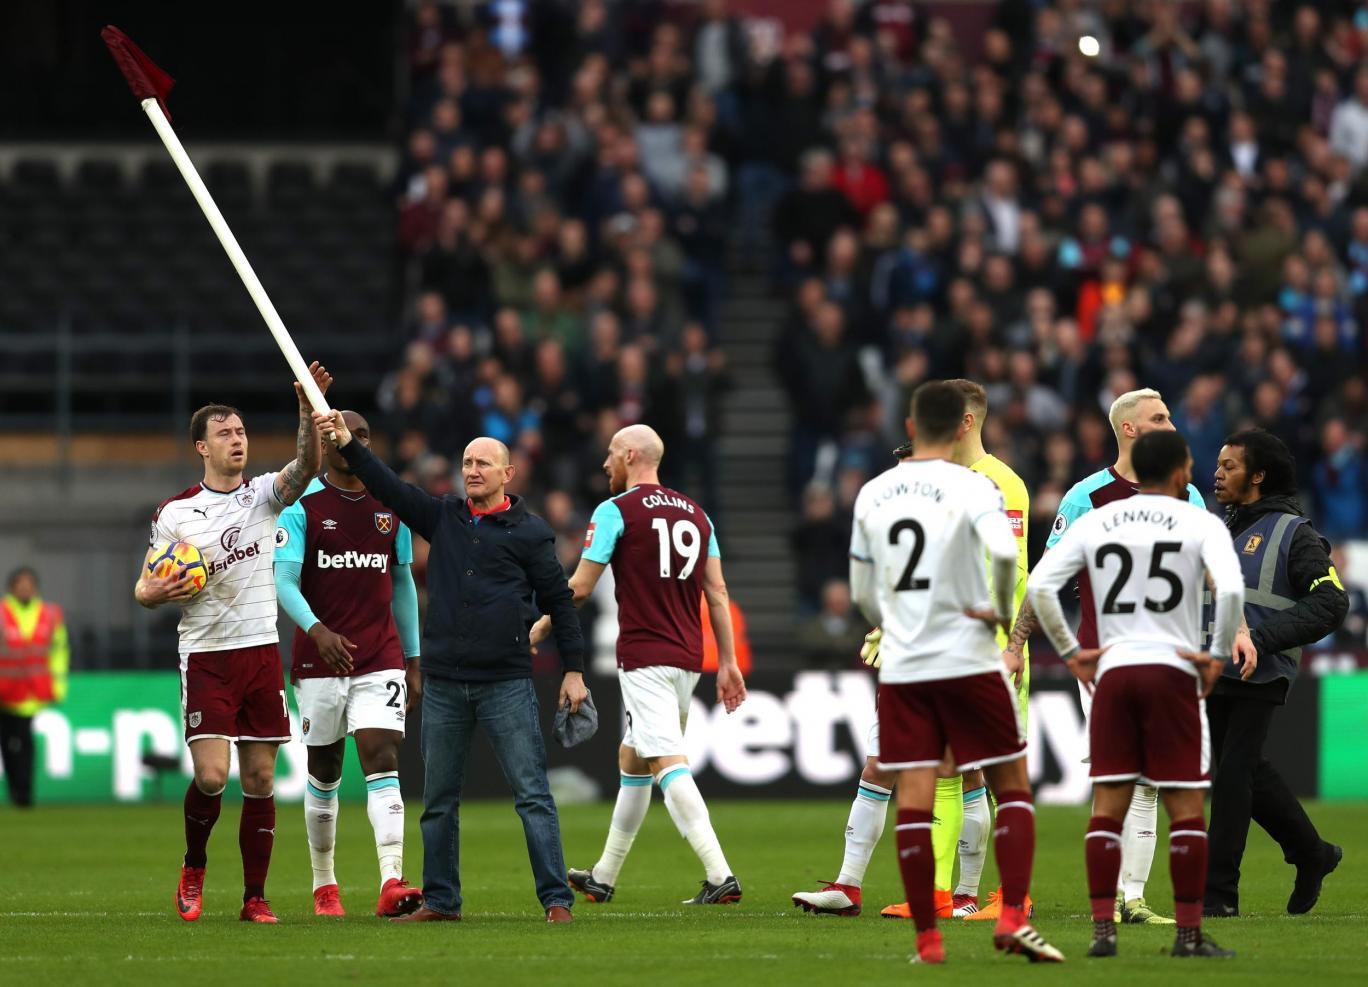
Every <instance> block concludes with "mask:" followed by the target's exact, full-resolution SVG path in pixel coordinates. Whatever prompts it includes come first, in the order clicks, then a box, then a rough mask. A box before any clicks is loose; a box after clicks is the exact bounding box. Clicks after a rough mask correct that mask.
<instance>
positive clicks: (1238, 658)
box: [1230, 629, 1259, 682]
mask: <svg viewBox="0 0 1368 987" xmlns="http://www.w3.org/2000/svg"><path fill="white" fill-rule="evenodd" d="M1230 657H1231V658H1232V659H1233V660H1234V662H1235V667H1236V668H1238V669H1239V670H1240V679H1241V681H1244V682H1248V681H1249V677H1250V676H1251V675H1253V674H1254V670H1255V669H1256V668H1258V667H1259V649H1258V648H1256V647H1254V642H1253V641H1252V640H1250V637H1249V631H1248V630H1245V629H1242V630H1241V631H1240V632H1239V633H1238V634H1236V635H1235V644H1234V647H1232V648H1231V654H1230Z"/></svg>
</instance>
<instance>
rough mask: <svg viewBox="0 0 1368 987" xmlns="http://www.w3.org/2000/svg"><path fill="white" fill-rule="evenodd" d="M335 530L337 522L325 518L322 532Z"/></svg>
mask: <svg viewBox="0 0 1368 987" xmlns="http://www.w3.org/2000/svg"><path fill="white" fill-rule="evenodd" d="M336 529H337V522H336V521H334V520H333V519H332V518H327V519H326V520H324V522H323V530H324V531H335V530H336Z"/></svg>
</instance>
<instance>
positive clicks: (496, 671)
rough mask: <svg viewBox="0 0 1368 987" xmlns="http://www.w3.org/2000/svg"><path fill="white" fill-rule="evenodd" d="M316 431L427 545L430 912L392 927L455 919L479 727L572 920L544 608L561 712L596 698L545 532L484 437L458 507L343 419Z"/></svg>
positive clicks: (548, 888) (541, 884)
mask: <svg viewBox="0 0 1368 987" xmlns="http://www.w3.org/2000/svg"><path fill="white" fill-rule="evenodd" d="M315 421H316V422H317V424H318V428H319V430H320V431H321V432H322V433H323V434H324V436H325V437H327V438H328V440H329V441H331V442H333V443H334V444H335V445H336V446H337V448H338V450H339V451H340V452H341V454H342V457H343V459H345V460H346V462H347V466H348V468H350V469H351V471H352V473H353V474H354V475H355V476H356V478H357V479H359V480H360V481H361V482H362V483H363V484H365V486H366V489H367V490H368V491H370V493H372V494H373V495H374V496H375V497H376V499H378V500H379V501H380V502H381V503H382V504H384V505H385V506H386V507H388V508H390V509H391V510H393V511H394V513H395V515H396V517H397V518H398V519H399V520H400V521H403V522H404V523H405V524H407V525H408V526H409V527H410V528H411V529H412V530H413V531H414V532H415V533H416V534H418V535H421V536H422V537H424V538H426V539H427V540H428V541H429V542H430V543H431V545H432V550H431V553H430V555H429V557H428V588H429V591H430V594H429V599H430V601H431V602H430V603H429V606H428V613H427V620H426V622H425V625H424V627H423V640H422V655H423V669H422V677H423V700H422V701H423V706H422V709H423V728H422V749H423V765H424V806H423V818H422V831H423V858H424V859H423V899H424V904H423V907H422V908H420V909H418V910H417V911H416V912H413V913H412V914H411V915H405V916H402V917H400V918H397V919H394V921H397V922H435V921H457V920H459V919H460V917H461V905H462V900H461V881H460V804H461V783H462V780H463V777H464V774H465V760H466V757H467V755H468V754H469V751H470V744H471V740H472V739H473V736H474V733H475V728H476V726H481V727H483V728H484V730H485V733H486V735H487V736H488V737H489V740H490V742H491V745H492V746H493V748H494V753H495V756H496V757H497V758H498V759H499V766H500V767H501V768H502V769H503V772H504V775H505V777H507V778H508V780H509V783H510V785H511V786H512V787H513V794H514V804H515V806H516V807H517V810H518V815H519V816H520V817H521V818H522V823H523V833H524V835H525V837H526V839H527V852H528V857H529V859H530V860H531V864H532V872H533V875H534V877H535V879H536V885H537V897H538V898H539V899H540V901H541V905H542V908H543V909H544V910H545V913H546V920H547V921H548V922H569V921H571V915H570V906H571V904H572V903H573V901H574V896H573V894H572V893H571V891H570V887H569V885H568V884H567V883H566V880H565V863H564V858H563V856H562V853H561V837H560V821H559V819H558V817H557V813H556V803H555V802H554V801H553V800H552V798H551V790H550V786H549V785H548V783H547V778H546V745H545V743H544V741H543V738H542V734H541V724H540V720H539V717H538V710H537V698H536V693H535V692H534V691H533V688H532V656H531V652H530V650H529V647H530V645H529V637H528V630H529V628H530V626H531V624H532V621H533V619H534V616H535V614H536V612H537V610H538V609H540V610H541V611H544V612H546V613H548V614H550V615H551V617H552V620H553V621H554V624H555V634H556V643H557V645H558V647H559V651H560V655H561V661H562V663H563V665H564V668H565V677H564V680H563V681H562V683H561V689H560V698H559V703H558V704H559V705H561V706H564V705H565V704H567V703H568V704H569V705H570V708H571V710H572V712H573V711H577V710H578V709H579V706H580V704H581V703H582V702H583V701H584V699H585V697H586V696H587V695H588V691H587V690H586V689H585V686H584V675H583V672H584V638H583V635H582V633H581V631H580V625H579V618H578V615H577V614H576V613H575V605H574V600H573V598H572V596H571V593H570V587H569V585H568V584H567V582H566V578H565V573H564V570H562V568H561V565H560V562H559V560H558V559H557V558H556V550H555V536H554V534H553V532H552V530H551V528H550V526H549V525H547V523H546V522H545V521H543V520H542V519H541V518H539V517H537V516H536V515H534V514H532V513H530V512H529V511H528V510H527V506H526V504H525V503H524V501H523V499H522V498H521V497H510V496H508V495H507V494H505V492H504V487H505V485H506V484H507V483H508V481H509V480H510V479H511V478H512V476H513V467H512V466H511V465H510V464H509V461H508V448H507V447H506V446H505V445H504V444H503V443H502V442H499V441H497V440H495V439H490V438H477V439H475V440H474V441H472V442H471V443H470V444H469V445H468V446H466V449H465V454H464V456H463V457H462V460H461V473H462V477H463V479H464V481H465V491H466V496H465V497H464V498H459V497H433V496H432V495H430V494H428V493H426V492H425V491H423V490H422V489H420V488H418V487H415V486H413V485H411V484H408V483H404V482H403V481H402V480H400V479H399V477H398V476H396V475H395V474H394V471H393V470H391V469H390V468H389V467H388V466H386V465H385V464H384V463H382V462H380V460H379V459H377V458H376V457H375V456H374V455H373V454H372V453H371V452H370V450H369V449H367V448H366V447H365V446H364V445H363V444H362V443H360V442H356V441H353V439H352V434H351V431H350V430H349V429H348V427H347V423H346V421H345V420H344V418H343V416H342V415H341V414H340V413H339V412H332V413H331V414H329V415H323V414H316V415H315Z"/></svg>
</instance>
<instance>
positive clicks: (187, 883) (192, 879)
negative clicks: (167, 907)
mask: <svg viewBox="0 0 1368 987" xmlns="http://www.w3.org/2000/svg"><path fill="white" fill-rule="evenodd" d="M203 907H204V868H203V867H186V866H184V865H182V866H181V876H180V886H179V887H177V888H176V911H177V912H179V913H180V917H181V918H183V919H185V921H187V922H193V921H195V920H196V919H197V918H199V917H200V912H201V911H202V910H203Z"/></svg>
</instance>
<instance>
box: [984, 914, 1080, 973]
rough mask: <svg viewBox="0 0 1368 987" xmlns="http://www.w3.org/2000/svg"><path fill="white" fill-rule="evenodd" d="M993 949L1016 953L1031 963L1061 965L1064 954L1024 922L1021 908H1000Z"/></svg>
mask: <svg viewBox="0 0 1368 987" xmlns="http://www.w3.org/2000/svg"><path fill="white" fill-rule="evenodd" d="M993 948H994V949H997V950H1000V951H1002V952H1005V953H1016V954H1017V955H1019V956H1024V957H1026V958H1027V959H1028V960H1030V961H1031V962H1032V963H1063V962H1064V954H1063V953H1061V952H1060V951H1059V950H1057V949H1055V948H1054V947H1053V946H1051V945H1050V944H1049V943H1048V942H1046V941H1045V937H1044V936H1042V935H1041V934H1040V933H1039V932H1037V931H1036V930H1035V929H1033V928H1031V923H1030V922H1028V921H1026V912H1025V910H1024V909H1022V908H1013V907H1012V906H1010V905H1003V906H1002V915H1001V916H1000V917H999V918H998V920H997V925H996V926H995V927H994V928H993Z"/></svg>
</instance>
